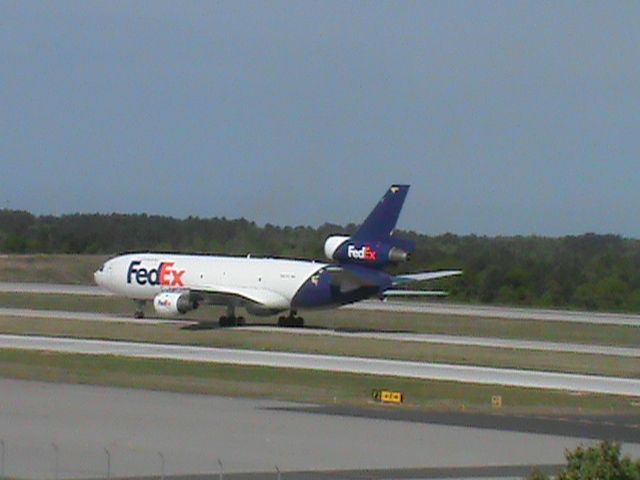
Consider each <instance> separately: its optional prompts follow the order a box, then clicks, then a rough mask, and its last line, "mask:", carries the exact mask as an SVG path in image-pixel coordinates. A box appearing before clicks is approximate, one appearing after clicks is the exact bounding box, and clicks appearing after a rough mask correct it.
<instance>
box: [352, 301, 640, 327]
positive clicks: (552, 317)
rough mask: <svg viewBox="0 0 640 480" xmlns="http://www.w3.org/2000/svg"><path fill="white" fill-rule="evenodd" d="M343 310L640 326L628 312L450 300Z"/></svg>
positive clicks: (374, 304)
mask: <svg viewBox="0 0 640 480" xmlns="http://www.w3.org/2000/svg"><path fill="white" fill-rule="evenodd" d="M342 308H344V309H353V310H369V311H377V312H403V313H424V314H431V315H457V316H465V317H483V318H500V319H505V320H542V321H545V322H577V323H593V324H599V325H631V326H640V315H635V314H627V313H599V312H584V311H569V310H547V309H534V308H514V307H495V306H484V305H460V304H451V303H433V302H430V303H422V302H398V301H385V302H381V301H379V300H364V301H362V302H358V303H354V304H353V305H346V306H344V307H342Z"/></svg>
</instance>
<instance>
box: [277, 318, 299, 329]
mask: <svg viewBox="0 0 640 480" xmlns="http://www.w3.org/2000/svg"><path fill="white" fill-rule="evenodd" d="M278 326H279V327H289V328H302V327H304V318H302V317H296V316H295V315H289V316H288V317H278Z"/></svg>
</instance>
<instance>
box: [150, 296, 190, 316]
mask: <svg viewBox="0 0 640 480" xmlns="http://www.w3.org/2000/svg"><path fill="white" fill-rule="evenodd" d="M153 308H154V309H155V310H156V313H158V315H162V316H165V317H173V316H176V315H179V314H180V315H182V314H185V313H187V312H189V311H191V310H194V309H196V308H198V302H197V301H196V300H193V299H192V298H191V294H190V293H189V292H160V293H159V294H157V295H156V296H155V297H154V298H153Z"/></svg>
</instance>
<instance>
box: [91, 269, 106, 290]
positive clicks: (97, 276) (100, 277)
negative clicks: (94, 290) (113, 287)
mask: <svg viewBox="0 0 640 480" xmlns="http://www.w3.org/2000/svg"><path fill="white" fill-rule="evenodd" d="M104 276H105V273H104V265H103V266H102V267H100V268H99V269H98V270H96V271H95V272H93V280H94V281H95V282H96V285H99V286H101V287H102V286H104V285H103V284H104Z"/></svg>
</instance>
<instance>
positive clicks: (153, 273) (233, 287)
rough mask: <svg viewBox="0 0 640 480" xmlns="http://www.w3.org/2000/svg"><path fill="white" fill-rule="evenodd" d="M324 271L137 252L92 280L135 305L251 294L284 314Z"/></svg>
mask: <svg viewBox="0 0 640 480" xmlns="http://www.w3.org/2000/svg"><path fill="white" fill-rule="evenodd" d="M326 266H327V264H325V263H320V262H311V261H302V260H285V259H273V258H251V257H226V256H213V255H179V254H162V253H137V254H127V255H122V256H119V257H115V258H112V259H110V260H108V261H107V262H106V263H105V264H104V266H103V267H102V268H101V269H100V270H99V271H97V272H96V273H95V280H96V283H97V284H98V285H100V286H102V287H104V288H106V289H107V290H109V291H111V292H113V293H115V294H118V295H122V296H125V297H128V298H131V299H135V300H151V299H153V298H154V297H155V296H156V295H157V294H158V293H160V292H162V291H171V290H192V291H210V290H211V291H220V292H224V291H227V290H228V291H230V292H246V293H247V296H251V295H255V296H256V298H259V299H260V302H261V303H262V304H263V305H264V306H265V307H268V308H273V309H287V308H289V307H290V306H291V300H292V299H293V297H294V295H295V294H296V292H297V291H298V290H299V289H300V287H301V286H302V285H303V284H304V283H305V282H306V281H307V280H309V278H310V277H312V276H313V275H314V274H315V273H316V272H318V271H319V270H320V269H322V268H324V267H326Z"/></svg>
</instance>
